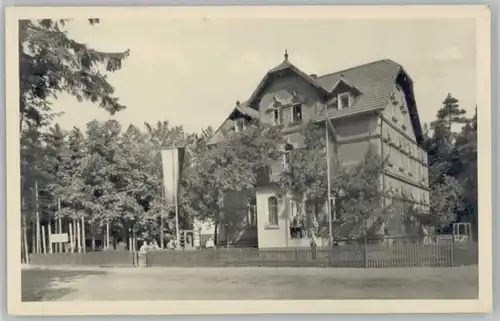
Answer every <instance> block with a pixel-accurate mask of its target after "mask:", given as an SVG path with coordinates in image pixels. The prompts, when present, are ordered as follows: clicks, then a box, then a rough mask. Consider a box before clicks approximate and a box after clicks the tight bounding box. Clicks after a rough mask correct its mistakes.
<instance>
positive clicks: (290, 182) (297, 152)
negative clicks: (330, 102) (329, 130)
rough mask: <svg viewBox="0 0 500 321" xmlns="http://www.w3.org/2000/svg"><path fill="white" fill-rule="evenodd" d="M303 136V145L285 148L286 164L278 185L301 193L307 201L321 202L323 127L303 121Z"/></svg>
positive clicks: (323, 161) (323, 158) (323, 165)
mask: <svg viewBox="0 0 500 321" xmlns="http://www.w3.org/2000/svg"><path fill="white" fill-rule="evenodd" d="M303 135H304V144H303V146H300V148H296V149H294V150H291V151H288V152H289V153H290V156H289V165H288V166H287V167H286V168H285V169H284V170H283V171H282V172H281V174H280V178H279V185H280V186H281V188H282V189H284V190H289V191H291V192H293V193H298V194H303V195H304V197H305V198H306V199H308V200H314V201H319V202H321V200H323V201H324V200H325V199H326V190H327V186H326V185H327V184H326V177H327V170H326V169H327V165H326V149H325V129H324V126H321V125H317V124H312V123H310V124H307V125H306V127H305V129H304V131H303ZM332 156H333V155H332ZM332 158H333V157H332Z"/></svg>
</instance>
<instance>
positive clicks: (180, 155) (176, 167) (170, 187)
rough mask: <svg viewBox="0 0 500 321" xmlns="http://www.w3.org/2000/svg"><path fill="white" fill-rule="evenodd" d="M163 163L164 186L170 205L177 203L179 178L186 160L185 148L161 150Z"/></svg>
mask: <svg viewBox="0 0 500 321" xmlns="http://www.w3.org/2000/svg"><path fill="white" fill-rule="evenodd" d="M161 159H162V164H163V186H164V188H165V201H166V202H167V204H169V205H174V204H175V203H176V198H177V194H178V191H179V179H180V174H181V169H182V162H183V160H184V148H171V149H165V150H162V151H161Z"/></svg>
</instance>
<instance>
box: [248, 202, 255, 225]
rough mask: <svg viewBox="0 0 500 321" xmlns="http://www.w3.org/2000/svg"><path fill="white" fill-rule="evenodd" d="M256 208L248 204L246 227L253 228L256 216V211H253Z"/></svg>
mask: <svg viewBox="0 0 500 321" xmlns="http://www.w3.org/2000/svg"><path fill="white" fill-rule="evenodd" d="M255 208H256V206H255V205H252V204H250V205H249V206H248V225H249V226H255V225H256V223H257V219H256V218H257V216H256V214H255V213H256V210H255Z"/></svg>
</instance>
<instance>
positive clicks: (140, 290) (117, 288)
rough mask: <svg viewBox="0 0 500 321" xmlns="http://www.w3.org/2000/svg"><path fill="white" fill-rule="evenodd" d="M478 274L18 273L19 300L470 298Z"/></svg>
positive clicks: (465, 270)
mask: <svg viewBox="0 0 500 321" xmlns="http://www.w3.org/2000/svg"><path fill="white" fill-rule="evenodd" d="M477 273H478V271H477V267H476V266H474V267H470V266H469V267H454V268H392V269H390V268H389V269H339V268H337V269H335V268H257V267H252V268H246V267H242V268H232V267H226V268H58V269H53V268H51V269H38V268H36V269H35V268H28V269H24V270H23V274H22V277H23V280H22V287H23V289H22V290H23V300H24V301H52V300H59V301H61V300H62V301H82V300H83V301H90V300H92V301H104V300H183V299H184V300H204V299H206V300H251V299H257V300H258V299H270V300H273V299H274V300H278V299H289V300H291V299H475V298H477V295H478V274H477Z"/></svg>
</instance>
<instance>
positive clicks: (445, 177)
mask: <svg viewBox="0 0 500 321" xmlns="http://www.w3.org/2000/svg"><path fill="white" fill-rule="evenodd" d="M453 125H462V128H461V130H460V131H459V132H455V131H454V130H453ZM430 127H431V130H432V132H430V133H429V131H427V132H426V133H425V142H424V147H425V149H426V151H427V153H428V162H429V184H430V187H431V200H430V201H431V211H432V213H434V215H437V216H438V220H439V221H441V222H443V221H444V222H446V223H449V222H452V221H460V222H462V221H467V222H471V223H472V224H473V227H474V229H477V204H478V201H477V108H476V110H475V114H474V115H473V116H472V117H471V118H467V117H466V116H465V111H464V110H463V109H460V107H459V101H458V100H457V99H456V98H454V97H453V96H451V95H450V94H448V96H447V97H446V99H445V100H444V102H443V106H442V108H441V109H440V110H438V112H437V114H436V120H435V121H433V122H432V123H431V126H430Z"/></svg>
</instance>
